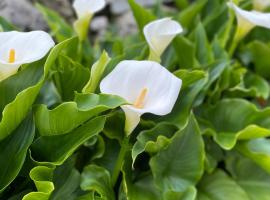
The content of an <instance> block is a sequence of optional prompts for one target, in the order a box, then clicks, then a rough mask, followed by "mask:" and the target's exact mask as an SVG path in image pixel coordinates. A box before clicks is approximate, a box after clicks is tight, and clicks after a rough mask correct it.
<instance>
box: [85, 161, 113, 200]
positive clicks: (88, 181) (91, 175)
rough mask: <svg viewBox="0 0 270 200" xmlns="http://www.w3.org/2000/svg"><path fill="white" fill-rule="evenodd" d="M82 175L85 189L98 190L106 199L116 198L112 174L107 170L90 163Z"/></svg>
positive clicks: (101, 196)
mask: <svg viewBox="0 0 270 200" xmlns="http://www.w3.org/2000/svg"><path fill="white" fill-rule="evenodd" d="M81 176H82V178H81V188H82V189H83V190H85V191H93V192H96V193H98V194H99V196H100V198H101V199H104V200H114V199H115V197H114V196H115V195H114V191H113V187H112V183H111V176H110V173H109V172H108V171H107V170H105V169H104V168H102V167H99V166H96V165H88V166H86V167H85V168H84V170H83V172H82V175H81Z"/></svg>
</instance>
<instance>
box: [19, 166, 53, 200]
mask: <svg viewBox="0 0 270 200" xmlns="http://www.w3.org/2000/svg"><path fill="white" fill-rule="evenodd" d="M53 171H54V168H50V167H45V166H37V167H35V168H33V169H32V170H31V171H30V178H31V179H32V180H33V181H34V183H35V186H36V188H37V192H31V193H28V194H27V195H25V196H24V197H23V199H22V200H49V197H50V195H51V193H52V191H53V190H54V185H53V182H52V177H53Z"/></svg>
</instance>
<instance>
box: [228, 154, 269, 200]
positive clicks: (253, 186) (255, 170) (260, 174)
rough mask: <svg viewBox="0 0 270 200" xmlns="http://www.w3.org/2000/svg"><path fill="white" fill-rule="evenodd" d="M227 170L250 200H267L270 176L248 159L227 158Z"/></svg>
mask: <svg viewBox="0 0 270 200" xmlns="http://www.w3.org/2000/svg"><path fill="white" fill-rule="evenodd" d="M226 165H227V169H228V170H229V171H230V173H231V174H232V176H233V178H234V180H235V181H236V182H237V183H238V185H240V186H241V187H242V188H243V189H244V190H245V192H246V193H247V195H248V196H249V199H250V200H257V199H261V200H268V199H269V196H270V185H269V181H270V175H269V174H267V173H266V172H265V171H264V170H263V169H261V168H260V167H259V166H257V165H256V164H255V163H254V162H252V161H251V160H250V159H248V158H244V157H242V156H241V157H239V156H237V157H236V156H233V157H232V156H229V157H228V159H227V160H226Z"/></svg>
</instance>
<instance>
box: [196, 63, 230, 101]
mask: <svg viewBox="0 0 270 200" xmlns="http://www.w3.org/2000/svg"><path fill="white" fill-rule="evenodd" d="M228 64H229V62H228V61H227V60H226V59H220V60H216V61H215V62H213V63H211V64H209V65H207V66H206V67H205V68H206V69H207V71H208V79H207V83H206V84H205V85H203V88H202V91H200V96H199V97H198V98H197V101H198V102H199V104H200V103H201V102H202V101H203V100H204V98H205V96H206V95H207V93H208V91H209V88H210V87H211V86H212V84H213V83H214V82H215V81H216V80H218V79H219V78H220V76H221V74H222V73H224V71H226V68H227V67H228Z"/></svg>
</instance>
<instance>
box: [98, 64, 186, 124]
mask: <svg viewBox="0 0 270 200" xmlns="http://www.w3.org/2000/svg"><path fill="white" fill-rule="evenodd" d="M181 84H182V81H181V80H180V79H178V78H177V77H176V76H174V75H173V74H172V73H170V72H169V71H168V70H167V69H166V68H164V67H163V66H161V65H160V64H159V63H156V62H152V61H133V60H130V61H122V62H120V63H119V64H118V65H117V66H116V67H115V69H114V70H113V71H112V72H111V73H110V74H109V75H108V76H106V77H105V78H104V79H103V80H102V81H101V83H100V90H101V92H102V93H107V94H113V95H118V96H121V97H123V98H124V99H126V100H127V101H129V102H130V103H131V104H133V103H134V102H135V101H136V99H137V97H138V96H139V95H140V93H141V91H142V90H143V89H145V88H146V89H147V95H146V97H145V99H144V107H143V108H142V109H140V108H135V107H133V106H127V107H126V108H128V110H129V111H130V112H131V111H132V113H137V115H138V116H141V115H142V114H144V113H153V114H156V115H166V114H168V113H170V112H171V110H172V108H173V106H174V104H175V102H176V100H177V97H178V94H179V91H180V88H181ZM129 115H130V114H129ZM129 115H127V117H128V116H129ZM133 117H134V116H133ZM127 121H128V122H129V121H130V120H129V119H127ZM131 121H132V120H131ZM134 124H135V123H134Z"/></svg>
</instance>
